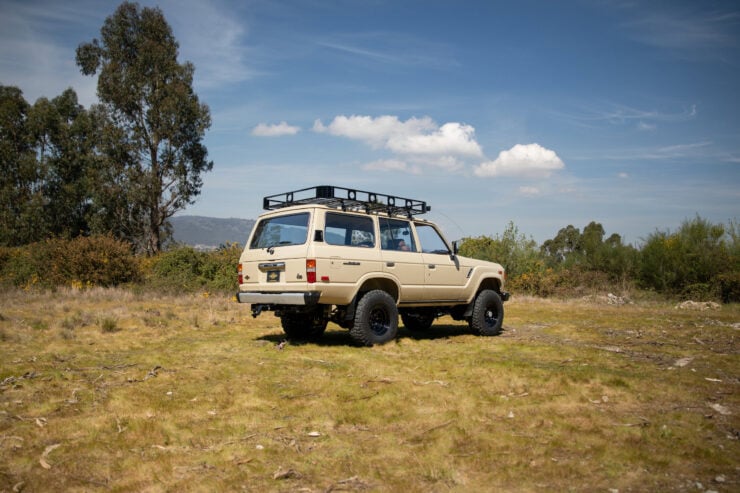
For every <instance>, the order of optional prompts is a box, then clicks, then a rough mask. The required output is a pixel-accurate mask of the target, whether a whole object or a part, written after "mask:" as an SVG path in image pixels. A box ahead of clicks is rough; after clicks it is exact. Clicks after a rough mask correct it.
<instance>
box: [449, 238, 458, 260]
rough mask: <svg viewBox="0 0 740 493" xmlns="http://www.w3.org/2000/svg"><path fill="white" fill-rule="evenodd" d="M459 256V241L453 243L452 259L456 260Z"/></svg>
mask: <svg viewBox="0 0 740 493" xmlns="http://www.w3.org/2000/svg"><path fill="white" fill-rule="evenodd" d="M456 256H457V241H453V242H452V254H451V255H450V258H453V259H454V258H455V257H456Z"/></svg>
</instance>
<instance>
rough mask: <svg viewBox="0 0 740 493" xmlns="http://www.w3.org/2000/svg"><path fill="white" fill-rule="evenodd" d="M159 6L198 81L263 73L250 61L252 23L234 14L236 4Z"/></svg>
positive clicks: (222, 81)
mask: <svg viewBox="0 0 740 493" xmlns="http://www.w3.org/2000/svg"><path fill="white" fill-rule="evenodd" d="M159 6H160V8H161V9H162V11H163V12H164V14H165V18H166V19H167V22H169V23H170V25H171V26H172V30H173V31H174V33H175V37H176V38H177V40H178V42H179V43H180V57H181V61H185V60H188V61H191V62H193V63H194V64H195V66H196V67H197V69H196V71H195V82H196V83H197V84H199V85H201V86H202V87H204V88H215V87H220V86H223V85H229V84H234V83H238V82H242V81H245V80H248V79H251V78H252V77H255V76H256V75H259V73H260V71H259V70H257V69H256V68H254V67H253V66H251V65H250V64H249V62H248V60H249V57H250V55H253V50H252V49H250V48H249V47H248V46H247V44H246V38H247V35H248V34H249V31H248V28H249V26H248V25H246V24H245V23H244V22H243V20H242V21H240V20H239V17H238V16H235V15H234V12H233V9H234V8H235V7H234V6H233V5H232V6H228V5H225V4H223V3H220V2H216V1H213V0H185V1H181V0H164V1H161V2H160V3H159ZM111 13H112V12H111ZM101 24H102V20H101Z"/></svg>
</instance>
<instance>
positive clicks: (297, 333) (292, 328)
mask: <svg viewBox="0 0 740 493" xmlns="http://www.w3.org/2000/svg"><path fill="white" fill-rule="evenodd" d="M280 323H281V324H282V326H283V331H284V332H285V335H286V336H288V339H292V340H296V341H311V340H315V339H318V338H320V337H321V336H322V335H323V334H324V331H325V330H326V325H327V324H328V323H329V321H328V320H327V319H326V317H324V314H323V311H322V310H316V311H314V312H306V313H295V312H294V313H283V314H282V315H281V316H280Z"/></svg>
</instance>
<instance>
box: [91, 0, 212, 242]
mask: <svg viewBox="0 0 740 493" xmlns="http://www.w3.org/2000/svg"><path fill="white" fill-rule="evenodd" d="M100 34H101V39H100V40H98V39H93V40H92V42H90V43H83V44H81V45H80V46H79V47H78V48H77V65H78V66H79V67H80V69H81V71H82V73H83V74H85V75H94V74H96V73H98V72H99V76H98V97H99V98H100V101H101V103H102V104H103V105H104V106H106V109H107V112H108V114H109V115H110V117H111V120H112V122H113V123H114V125H115V127H116V128H117V130H118V132H117V135H114V133H111V134H109V135H108V139H111V138H114V137H118V138H120V139H121V140H120V142H119V143H118V145H117V146H115V148H116V149H117V151H116V153H117V155H115V156H110V157H111V158H112V159H110V160H109V164H110V165H111V166H112V167H113V168H114V169H115V168H116V167H118V168H120V169H122V170H123V171H124V173H123V174H122V175H121V178H122V179H124V180H127V181H128V183H127V185H130V186H131V187H136V188H137V189H138V193H135V194H134V193H132V194H131V195H130V198H131V199H134V198H136V200H139V201H140V203H139V204H135V205H133V209H135V210H136V211H141V212H142V213H143V214H144V216H145V221H146V237H145V238H144V239H143V243H144V245H145V247H144V248H145V250H146V251H147V253H150V254H153V253H157V252H159V250H160V249H161V246H162V241H163V240H164V236H165V232H166V224H167V219H168V218H170V217H171V216H172V215H173V214H174V213H175V212H177V211H178V210H180V209H182V208H184V207H185V206H187V205H188V204H192V203H193V202H194V200H195V197H196V196H197V195H199V194H200V190H201V187H202V185H203V181H202V178H201V174H202V173H204V172H207V171H210V170H211V169H212V167H213V162H212V161H208V160H207V156H208V151H207V150H206V148H205V146H204V145H203V144H202V139H203V135H204V133H205V131H206V130H207V129H208V128H209V127H210V125H211V119H210V111H209V109H208V107H207V106H206V105H205V104H202V103H200V101H199V100H198V96H197V95H196V94H195V93H194V92H193V88H192V82H193V72H194V70H195V69H194V67H193V65H192V64H191V63H189V62H186V63H184V64H180V63H178V61H177V55H178V43H177V41H176V40H175V37H174V35H173V34H172V29H171V28H170V26H169V24H168V23H167V21H166V20H165V18H164V15H163V13H162V11H161V10H160V9H158V8H148V7H144V8H140V7H139V5H138V4H136V3H130V2H124V3H122V4H121V5H120V6H119V7H118V8H117V9H116V11H115V12H114V13H113V15H111V16H110V17H108V18H107V19H106V20H105V22H104V24H103V27H102V28H101V30H100ZM122 152H123V153H125V155H121V153H122Z"/></svg>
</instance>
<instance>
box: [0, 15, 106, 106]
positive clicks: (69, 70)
mask: <svg viewBox="0 0 740 493" xmlns="http://www.w3.org/2000/svg"><path fill="white" fill-rule="evenodd" d="M96 12H100V7H99V6H98V5H96V4H94V3H92V4H90V5H86V4H82V5H80V4H75V5H68V4H66V3H64V2H59V3H46V2H41V3H37V2H31V3H29V2H16V1H6V2H2V3H1V4H0V60H2V63H0V81H2V83H3V84H5V85H13V86H18V87H20V88H21V89H22V90H23V92H24V96H25V97H26V98H27V99H28V100H29V101H30V102H33V101H35V100H36V99H37V98H39V97H42V96H45V97H48V98H53V97H55V96H57V95H59V94H61V93H62V92H63V91H64V90H65V89H66V88H68V87H70V86H71V87H74V89H75V92H77V95H78V98H79V101H80V102H81V103H82V104H85V105H89V104H91V103H93V102H95V101H96V100H97V98H96V96H95V86H96V79H94V78H92V77H85V76H83V75H82V74H81V73H80V70H79V68H78V67H77V65H76V63H75V48H76V45H75V46H68V45H65V44H64V43H63V39H62V38H61V34H63V33H64V32H65V31H70V32H96V31H95V29H99V25H102V18H100V19H99V20H98V16H97V15H95V13H96ZM98 22H99V23H100V24H99V25H98V26H96V28H92V29H91V28H90V27H89V26H90V25H91V24H92V25H95V24H97V23H98ZM58 26H64V28H63V29H59V28H58ZM55 28H56V29H55ZM79 41H80V42H82V41H86V40H85V39H80V40H79Z"/></svg>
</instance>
